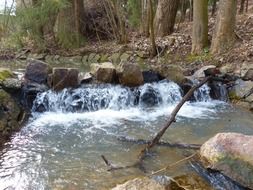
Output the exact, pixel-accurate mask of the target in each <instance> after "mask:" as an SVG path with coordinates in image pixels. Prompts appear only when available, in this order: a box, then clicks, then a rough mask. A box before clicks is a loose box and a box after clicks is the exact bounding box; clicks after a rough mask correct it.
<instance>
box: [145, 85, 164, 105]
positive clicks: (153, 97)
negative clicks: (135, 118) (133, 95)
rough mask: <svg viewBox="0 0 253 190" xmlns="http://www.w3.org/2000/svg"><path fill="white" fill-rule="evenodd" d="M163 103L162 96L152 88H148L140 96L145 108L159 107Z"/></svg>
mask: <svg viewBox="0 0 253 190" xmlns="http://www.w3.org/2000/svg"><path fill="white" fill-rule="evenodd" d="M161 101H162V97H161V94H160V93H159V92H158V91H156V90H155V89H154V88H153V87H152V86H147V87H146V88H145V90H143V92H142V93H141V94H140V103H141V105H142V106H145V107H152V106H156V105H158V104H159V103H160V102H161Z"/></svg>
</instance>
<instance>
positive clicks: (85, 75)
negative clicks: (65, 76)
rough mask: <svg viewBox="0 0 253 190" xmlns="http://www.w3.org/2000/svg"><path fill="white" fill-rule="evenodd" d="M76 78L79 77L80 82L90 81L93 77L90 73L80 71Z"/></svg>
mask: <svg viewBox="0 0 253 190" xmlns="http://www.w3.org/2000/svg"><path fill="white" fill-rule="evenodd" d="M78 78H79V81H80V82H79V83H80V84H87V83H90V82H91V81H92V79H93V77H92V75H91V74H90V73H80V74H79V76H78Z"/></svg>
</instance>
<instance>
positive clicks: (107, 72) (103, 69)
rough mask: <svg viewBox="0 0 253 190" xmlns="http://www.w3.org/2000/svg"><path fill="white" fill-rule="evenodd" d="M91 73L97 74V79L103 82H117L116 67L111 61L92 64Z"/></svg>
mask: <svg viewBox="0 0 253 190" xmlns="http://www.w3.org/2000/svg"><path fill="white" fill-rule="evenodd" d="M91 73H92V74H93V75H94V76H95V78H96V79H97V81H99V82H103V83H115V82H117V75H116V68H115V66H114V65H113V64H112V63H110V62H105V63H102V64H96V63H95V64H92V65H91Z"/></svg>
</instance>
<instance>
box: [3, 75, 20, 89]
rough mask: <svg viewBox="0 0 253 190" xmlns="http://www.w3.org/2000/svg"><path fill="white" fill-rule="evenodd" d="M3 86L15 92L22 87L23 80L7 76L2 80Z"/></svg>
mask: <svg viewBox="0 0 253 190" xmlns="http://www.w3.org/2000/svg"><path fill="white" fill-rule="evenodd" d="M2 86H3V88H4V89H7V90H8V91H11V92H12V91H13V92H15V91H18V90H20V89H21V86H22V81H21V80H19V79H16V78H7V79H5V80H4V81H3V82H2Z"/></svg>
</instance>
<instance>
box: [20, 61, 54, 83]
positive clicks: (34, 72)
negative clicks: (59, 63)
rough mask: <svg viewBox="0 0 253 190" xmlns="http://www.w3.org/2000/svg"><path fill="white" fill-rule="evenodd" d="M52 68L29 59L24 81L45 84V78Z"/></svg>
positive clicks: (41, 62)
mask: <svg viewBox="0 0 253 190" xmlns="http://www.w3.org/2000/svg"><path fill="white" fill-rule="evenodd" d="M51 72H52V68H51V67H50V66H49V65H48V64H46V63H45V62H43V61H39V60H34V59H30V60H28V65H27V67H26V71H25V76H24V77H25V80H27V81H30V82H36V83H39V84H47V76H48V74H50V73H51Z"/></svg>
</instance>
